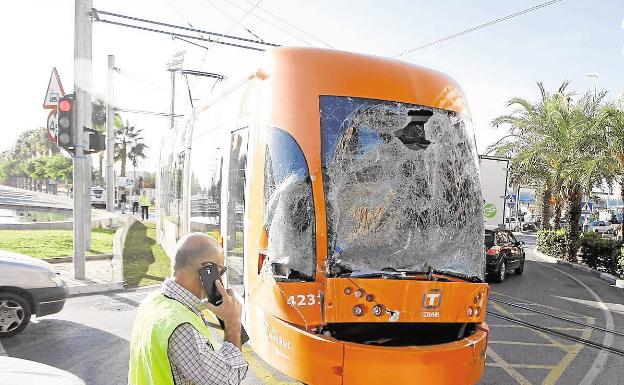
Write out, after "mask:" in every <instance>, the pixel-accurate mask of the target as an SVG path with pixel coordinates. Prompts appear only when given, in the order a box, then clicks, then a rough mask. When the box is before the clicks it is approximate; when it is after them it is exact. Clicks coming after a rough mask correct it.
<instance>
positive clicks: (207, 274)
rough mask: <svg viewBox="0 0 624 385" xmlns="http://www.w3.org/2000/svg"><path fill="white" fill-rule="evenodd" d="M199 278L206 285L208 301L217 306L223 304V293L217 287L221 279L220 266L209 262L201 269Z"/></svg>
mask: <svg viewBox="0 0 624 385" xmlns="http://www.w3.org/2000/svg"><path fill="white" fill-rule="evenodd" d="M199 279H200V281H201V283H202V286H204V290H206V297H207V299H208V302H210V303H211V304H213V305H215V306H219V305H221V303H223V298H222V297H221V293H220V292H219V289H217V285H216V282H217V281H219V282H221V283H223V282H222V281H221V273H220V272H219V267H218V266H217V265H216V264H214V263H212V262H209V263H208V264H206V265H205V266H203V267H202V268H201V269H199Z"/></svg>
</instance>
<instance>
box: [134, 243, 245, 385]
mask: <svg viewBox="0 0 624 385" xmlns="http://www.w3.org/2000/svg"><path fill="white" fill-rule="evenodd" d="M176 246H177V250H176V253H175V256H174V258H173V261H172V271H173V274H172V277H171V278H168V279H166V280H165V281H164V282H163V284H162V286H161V288H160V290H158V291H156V292H154V293H152V294H150V295H149V296H148V297H147V298H146V299H145V300H143V302H142V303H141V305H140V306H139V309H138V311H137V315H136V318H135V320H134V326H133V327H132V338H131V342H130V368H129V370H128V384H130V385H181V384H184V385H186V384H197V385H200V384H201V385H204V384H223V385H238V384H240V382H241V381H242V380H243V378H244V377H245V375H246V374H247V368H248V366H247V362H246V361H245V359H244V358H243V355H242V353H241V323H240V318H241V304H240V302H238V300H237V299H236V298H235V297H234V293H233V292H232V290H231V289H228V290H225V289H224V288H223V285H221V282H220V281H216V286H217V289H218V290H219V291H220V293H221V296H222V298H223V302H222V303H221V304H220V305H219V306H214V305H212V304H211V303H209V302H206V301H202V299H203V298H205V296H206V293H205V289H204V287H203V286H202V282H201V280H200V277H199V270H200V269H201V268H202V267H204V266H205V265H207V264H209V263H213V264H216V265H218V269H219V273H223V272H224V271H225V268H223V267H222V266H223V262H224V258H223V249H222V248H221V246H220V245H219V243H218V242H217V241H216V240H214V239H213V238H212V237H210V236H208V235H206V234H203V233H192V234H189V235H187V236H185V237H183V238H182V239H180V241H178V244H177V245H176ZM212 266H213V265H212ZM214 316H216V317H218V318H219V319H221V320H222V321H223V323H224V325H225V327H224V337H223V343H222V344H220V343H219V341H218V338H217V337H216V335H218V334H219V333H220V332H221V326H220V325H219V323H218V320H217V319H216V318H215V317H214Z"/></svg>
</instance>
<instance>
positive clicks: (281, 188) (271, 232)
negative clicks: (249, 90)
mask: <svg viewBox="0 0 624 385" xmlns="http://www.w3.org/2000/svg"><path fill="white" fill-rule="evenodd" d="M264 223H265V229H266V231H267V234H268V248H267V260H266V261H265V265H264V266H263V271H264V272H267V271H269V270H270V273H272V274H274V275H275V277H276V278H282V279H286V280H298V281H312V280H314V273H315V266H316V258H315V247H314V246H315V243H314V226H315V218H314V202H313V200H312V185H311V181H310V175H309V172H308V165H307V163H306V160H305V157H304V155H303V152H302V151H301V148H300V147H299V145H298V144H297V142H296V141H295V139H294V138H293V137H292V136H291V135H290V134H289V133H287V132H286V131H283V130H281V129H279V128H274V127H271V128H269V130H268V136H267V145H266V154H265V165H264Z"/></svg>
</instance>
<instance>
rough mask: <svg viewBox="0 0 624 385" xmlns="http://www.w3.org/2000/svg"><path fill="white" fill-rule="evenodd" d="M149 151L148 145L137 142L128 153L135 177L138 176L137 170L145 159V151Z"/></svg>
mask: <svg viewBox="0 0 624 385" xmlns="http://www.w3.org/2000/svg"><path fill="white" fill-rule="evenodd" d="M146 149H147V144H145V143H140V142H136V143H134V144H133V145H132V147H131V148H130V151H128V159H130V163H132V168H133V171H134V175H135V176H136V168H137V165H138V164H139V160H140V159H145V150H146Z"/></svg>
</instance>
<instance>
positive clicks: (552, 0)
mask: <svg viewBox="0 0 624 385" xmlns="http://www.w3.org/2000/svg"><path fill="white" fill-rule="evenodd" d="M562 1H563V0H550V1H547V2H545V3H542V4H538V5H534V6H532V7H529V8H526V9H523V10H521V11H518V12H515V13H512V14H510V15H507V16H503V17H499V18H498V19H494V20H490V21H488V22H487V23H483V24H479V25H477V26H474V27H471V28H468V29H466V30H463V31H461V32H457V33H454V34H452V35H448V36H445V37H443V38H441V39H437V40H433V41H430V42H428V43H426V44H423V45H421V46H418V47H416V48H412V49H409V50H407V51H403V52H401V53H399V54H398V55H395V56H393V57H394V58H397V57H401V56H404V55H407V54H410V53H412V52H415V51H418V50H421V49H423V48H427V47H430V46H432V45H435V44H439V43H443V42H445V41H448V40H451V39H454V38H456V37H459V36H462V35H465V34H468V33H470V32H474V31H478V30H480V29H483V28H486V27H489V26H492V25H494V24H498V23H500V22H503V21H506V20H509V19H513V18H515V17H518V16H521V15H524V14H526V13H529V12H533V11H536V10H538V9H540V8H545V7H548V6H550V5H553V4H556V3H559V2H562Z"/></svg>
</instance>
